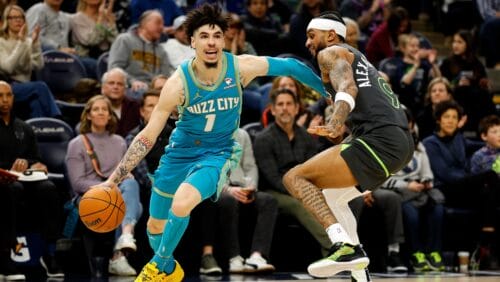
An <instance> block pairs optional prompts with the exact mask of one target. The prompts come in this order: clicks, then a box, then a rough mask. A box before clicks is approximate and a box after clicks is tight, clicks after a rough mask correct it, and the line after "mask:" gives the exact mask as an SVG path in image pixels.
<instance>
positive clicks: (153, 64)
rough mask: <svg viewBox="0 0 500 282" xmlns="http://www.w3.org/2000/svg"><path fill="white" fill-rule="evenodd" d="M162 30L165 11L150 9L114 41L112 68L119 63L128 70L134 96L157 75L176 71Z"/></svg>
mask: <svg viewBox="0 0 500 282" xmlns="http://www.w3.org/2000/svg"><path fill="white" fill-rule="evenodd" d="M162 32H163V17H162V15H161V13H160V12H159V11H157V10H149V11H146V12H144V13H143V14H142V15H141V17H140V18H139V24H138V26H137V27H136V28H132V29H131V30H130V31H129V32H127V33H122V34H120V35H119V36H118V37H117V38H116V40H115V42H113V45H111V50H110V51H109V60H108V69H112V68H116V67H119V68H122V69H123V70H125V71H126V72H127V74H128V76H129V80H130V81H129V82H130V85H131V90H132V92H133V93H132V96H134V97H140V96H141V95H142V93H143V92H144V91H145V90H146V89H147V85H148V84H149V83H150V81H151V79H152V78H153V77H154V76H156V75H158V74H166V75H170V74H171V73H172V72H173V69H172V68H171V67H170V63H169V61H168V56H167V53H166V52H165V50H164V49H163V48H162V47H161V46H160V45H159V40H160V37H161V34H162Z"/></svg>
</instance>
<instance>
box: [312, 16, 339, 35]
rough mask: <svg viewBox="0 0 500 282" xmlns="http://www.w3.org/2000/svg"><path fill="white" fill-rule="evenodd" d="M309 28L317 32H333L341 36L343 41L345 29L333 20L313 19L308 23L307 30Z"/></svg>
mask: <svg viewBox="0 0 500 282" xmlns="http://www.w3.org/2000/svg"><path fill="white" fill-rule="evenodd" d="M311 28H314V29H319V30H332V29H333V30H334V31H335V33H337V34H338V35H340V36H342V37H343V38H344V39H345V35H346V33H347V32H346V27H345V25H344V24H343V23H341V22H339V21H335V20H330V19H325V18H315V19H312V20H311V21H310V22H309V25H308V26H307V30H310V29H311Z"/></svg>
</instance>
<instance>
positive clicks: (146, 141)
mask: <svg viewBox="0 0 500 282" xmlns="http://www.w3.org/2000/svg"><path fill="white" fill-rule="evenodd" d="M182 89H183V86H182V80H181V79H180V77H179V74H178V73H177V72H175V73H174V74H173V75H172V76H171V77H170V78H169V79H168V80H167V82H166V83H165V86H163V89H162V90H161V94H160V100H159V102H158V104H157V105H156V107H155V108H154V110H153V112H152V114H151V118H150V120H149V122H148V123H147V125H146V127H144V129H143V130H141V132H139V134H137V136H136V137H135V138H134V140H133V141H132V143H131V144H130V146H129V148H128V150H127V152H126V153H125V155H124V156H123V158H122V160H121V161H120V163H119V164H118V167H117V168H116V169H115V170H114V172H113V173H112V174H111V176H110V177H109V179H108V181H107V182H108V183H110V184H111V185H114V184H116V185H117V184H119V183H120V182H121V181H122V180H123V179H124V178H125V177H126V176H127V175H128V174H129V173H130V171H132V170H133V169H134V168H135V166H136V165H137V164H138V163H139V162H140V161H141V160H142V159H143V158H144V157H145V156H146V155H147V154H148V152H149V151H150V150H151V148H152V147H153V145H154V143H155V142H156V138H158V135H159V134H160V132H161V131H162V130H163V128H164V127H165V123H166V121H167V119H168V117H169V116H170V113H171V112H172V110H173V109H174V108H175V107H176V106H177V105H180V104H182V103H183V102H184V95H183V91H182Z"/></svg>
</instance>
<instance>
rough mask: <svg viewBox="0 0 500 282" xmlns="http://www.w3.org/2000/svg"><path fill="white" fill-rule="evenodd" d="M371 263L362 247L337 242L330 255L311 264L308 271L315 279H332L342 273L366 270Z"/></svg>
mask: <svg viewBox="0 0 500 282" xmlns="http://www.w3.org/2000/svg"><path fill="white" fill-rule="evenodd" d="M369 263H370V260H369V259H368V257H367V256H366V253H365V251H364V250H363V248H361V245H351V244H349V243H343V242H337V243H335V244H334V245H333V247H332V248H331V249H330V255H328V256H327V257H326V258H324V259H321V260H318V261H316V262H314V263H312V264H310V265H309V267H308V268H307V271H308V272H309V274H310V275H311V276H314V277H330V276H333V275H335V274H337V273H339V272H341V271H346V270H349V271H352V270H361V269H364V268H366V267H367V266H368V264H369Z"/></svg>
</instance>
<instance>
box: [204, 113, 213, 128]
mask: <svg viewBox="0 0 500 282" xmlns="http://www.w3.org/2000/svg"><path fill="white" fill-rule="evenodd" d="M205 118H206V119H207V123H206V124H205V129H204V131H205V132H210V131H212V129H213V128H214V123H215V114H208V115H206V116H205Z"/></svg>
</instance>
